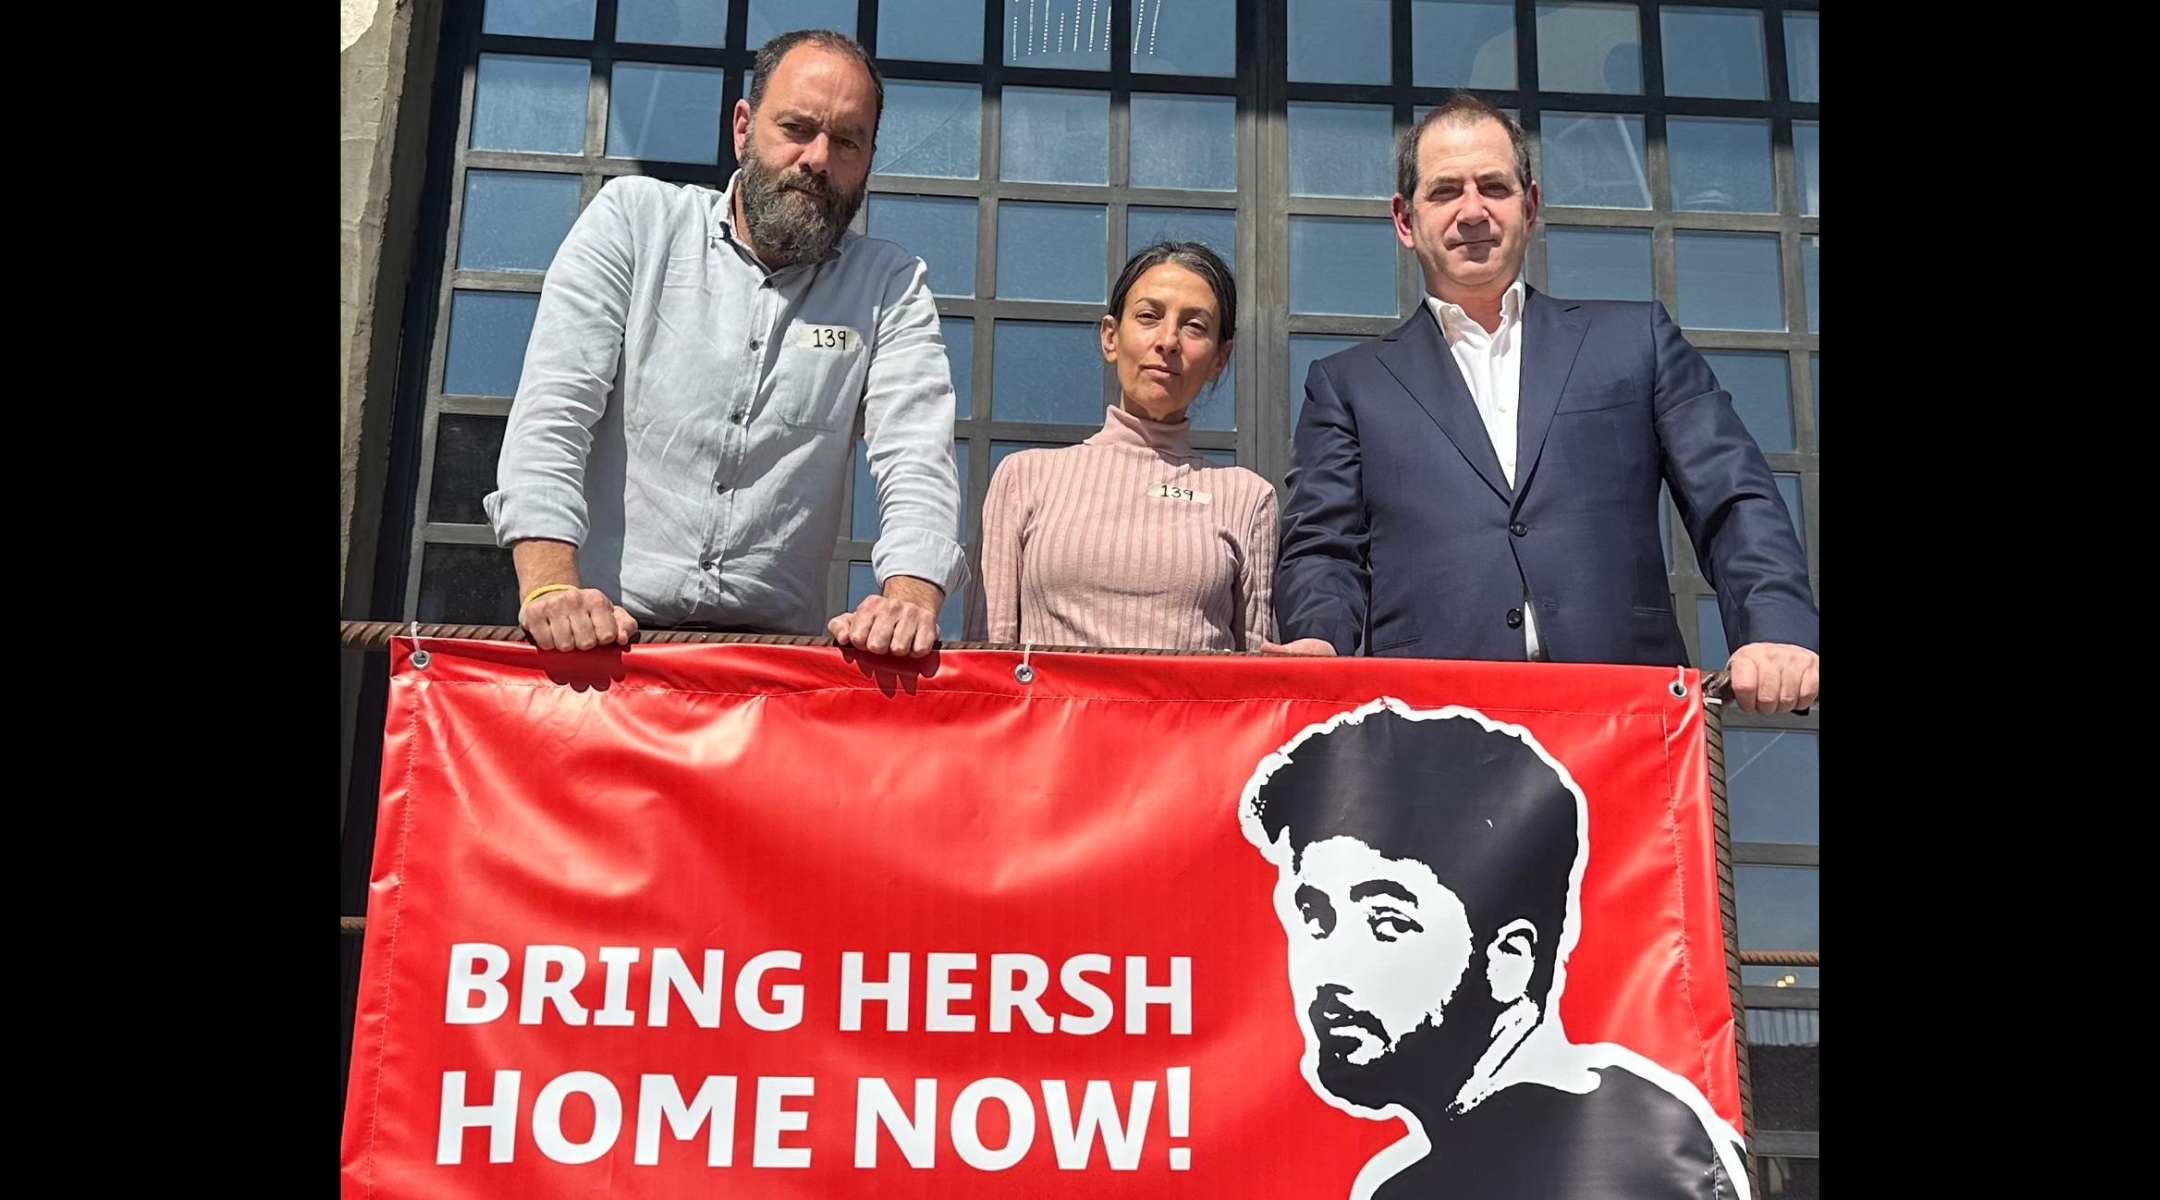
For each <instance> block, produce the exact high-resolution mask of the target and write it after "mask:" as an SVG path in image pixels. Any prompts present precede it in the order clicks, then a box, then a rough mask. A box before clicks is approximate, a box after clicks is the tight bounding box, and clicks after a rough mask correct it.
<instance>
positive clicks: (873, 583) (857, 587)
mask: <svg viewBox="0 0 2160 1200" xmlns="http://www.w3.org/2000/svg"><path fill="white" fill-rule="evenodd" d="M877 590H878V585H877V572H875V571H873V570H871V569H870V564H869V563H866V562H851V563H849V564H848V565H847V606H848V611H849V612H854V611H855V610H856V609H857V608H858V607H860V606H861V605H862V602H863V601H864V600H865V599H867V598H868V597H869V596H870V594H871V593H872V592H875V591H877Z"/></svg>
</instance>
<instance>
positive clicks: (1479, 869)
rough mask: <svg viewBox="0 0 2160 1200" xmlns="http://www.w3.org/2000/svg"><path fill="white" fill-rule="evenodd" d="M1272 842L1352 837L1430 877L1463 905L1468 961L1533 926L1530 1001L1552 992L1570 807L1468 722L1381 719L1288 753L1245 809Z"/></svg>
mask: <svg viewBox="0 0 2160 1200" xmlns="http://www.w3.org/2000/svg"><path fill="white" fill-rule="evenodd" d="M1253 805H1254V810H1255V811H1254V815H1255V816H1256V817H1257V818H1258V820H1259V824H1260V828H1261V831H1262V833H1263V835H1264V836H1265V837H1266V838H1267V840H1268V841H1269V842H1270V843H1272V842H1274V841H1276V840H1277V839H1278V838H1280V837H1281V836H1282V835H1283V833H1284V832H1285V831H1287V832H1288V834H1289V840H1290V850H1291V854H1292V858H1291V866H1292V868H1293V869H1295V867H1296V864H1297V862H1298V861H1299V859H1300V858H1302V856H1303V855H1304V852H1305V848H1306V847H1307V846H1310V845H1312V844H1314V843H1316V842H1323V841H1326V840H1327V839H1329V838H1334V837H1352V838H1356V839H1357V840H1358V841H1360V842H1363V843H1365V844H1366V845H1367V846H1370V847H1372V848H1373V850H1375V851H1377V852H1378V853H1380V854H1382V855H1384V856H1386V857H1388V858H1394V859H1413V860H1415V861H1417V862H1421V863H1424V864H1425V865H1426V866H1428V867H1430V868H1432V873H1433V875H1434V876H1435V877H1437V878H1438V879H1439V880H1440V882H1441V884H1442V885H1444V886H1445V887H1447V888H1448V890H1450V891H1452V892H1454V893H1455V895H1456V897H1457V899H1459V900H1461V901H1462V904H1463V907H1464V909H1465V910H1467V912H1468V914H1469V918H1470V931H1471V936H1472V937H1473V938H1474V939H1476V942H1477V945H1478V948H1479V949H1481V950H1482V949H1483V948H1484V947H1485V945H1486V944H1487V942H1488V940H1489V939H1490V938H1491V937H1492V936H1493V935H1494V934H1495V933H1497V932H1498V931H1499V928H1500V926H1501V925H1503V924H1504V923H1506V922H1508V921H1512V920H1515V919H1517V918H1525V919H1528V920H1529V921H1531V922H1533V923H1534V924H1536V926H1537V962H1538V966H1537V970H1536V971H1534V972H1533V973H1532V975H1531V981H1530V995H1531V996H1533V997H1535V998H1536V999H1537V1000H1538V1001H1539V1002H1540V1003H1541V1004H1542V1003H1543V1002H1544V1000H1545V995H1546V991H1547V989H1548V987H1549V986H1550V985H1551V982H1552V973H1553V967H1554V964H1555V960H1556V957H1557V954H1558V950H1559V946H1560V943H1561V936H1562V933H1563V932H1564V927H1565V924H1566V920H1567V911H1568V890H1569V885H1570V882H1571V878H1570V877H1571V876H1572V874H1573V872H1574V867H1575V858H1576V852H1577V849H1578V846H1577V843H1576V828H1577V820H1578V812H1577V801H1576V798H1575V794H1574V793H1573V792H1571V791H1570V790H1568V787H1567V784H1566V783H1565V782H1564V781H1563V780H1562V779H1561V778H1560V776H1559V774H1558V773H1557V772H1555V771H1554V770H1553V768H1552V767H1551V766H1550V765H1549V764H1548V763H1546V761H1545V760H1544V759H1543V758H1542V757H1540V756H1539V754H1538V752H1537V751H1536V750H1534V749H1532V748H1531V746H1530V745H1529V744H1528V743H1526V742H1525V741H1523V740H1522V739H1521V738H1519V737H1516V736H1514V735H1512V734H1510V733H1508V732H1506V731H1505V730H1489V729H1487V728H1485V726H1484V725H1483V724H1481V723H1479V721H1478V720H1477V719H1476V718H1475V717H1472V716H1469V715H1463V716H1448V717H1428V718H1425V719H1422V720H1412V719H1411V718H1409V717H1406V716H1403V715H1402V714H1400V713H1398V712H1395V711H1393V710H1392V709H1381V710H1378V711H1375V712H1370V713H1367V714H1365V716H1364V717H1363V719H1361V720H1352V721H1347V722H1345V723H1343V724H1341V725H1338V726H1336V727H1335V728H1334V729H1331V730H1328V731H1326V732H1324V733H1316V734H1314V735H1312V736H1311V737H1308V738H1306V739H1305V740H1304V741H1303V742H1301V743H1299V744H1298V746H1297V747H1296V748H1295V749H1294V750H1291V751H1290V752H1289V762H1288V763H1286V764H1285V765H1283V766H1281V767H1278V768H1276V770H1275V773H1274V774H1273V775H1271V776H1269V777H1268V780H1267V782H1266V783H1264V784H1262V785H1260V788H1259V791H1258V793H1257V794H1256V795H1255V797H1254V800H1253Z"/></svg>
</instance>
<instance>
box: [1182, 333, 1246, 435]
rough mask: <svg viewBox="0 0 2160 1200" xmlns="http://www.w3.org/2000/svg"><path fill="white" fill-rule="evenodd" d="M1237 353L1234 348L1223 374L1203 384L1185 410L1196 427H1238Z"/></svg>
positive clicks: (1223, 428)
mask: <svg viewBox="0 0 2160 1200" xmlns="http://www.w3.org/2000/svg"><path fill="white" fill-rule="evenodd" d="M1239 336H1240V337H1243V336H1244V335H1243V334H1239ZM1237 355H1238V352H1237V351H1236V350H1234V349H1233V350H1232V351H1231V353H1230V361H1229V362H1227V363H1224V364H1223V370H1222V374H1221V375H1219V376H1217V377H1216V379H1215V382H1213V383H1210V384H1205V385H1203V386H1202V387H1201V388H1200V394H1199V395H1197V396H1195V397H1193V402H1192V407H1191V408H1188V409H1186V410H1185V419H1186V420H1188V421H1191V422H1192V427H1193V428H1194V429H1221V430H1232V429H1236V428H1237Z"/></svg>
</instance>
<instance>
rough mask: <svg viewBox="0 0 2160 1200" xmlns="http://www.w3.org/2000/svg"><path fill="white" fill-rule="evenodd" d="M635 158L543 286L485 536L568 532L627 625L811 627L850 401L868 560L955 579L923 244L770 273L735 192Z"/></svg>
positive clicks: (941, 358) (886, 568) (949, 485)
mask: <svg viewBox="0 0 2160 1200" xmlns="http://www.w3.org/2000/svg"><path fill="white" fill-rule="evenodd" d="M734 186H735V183H734V181H730V182H729V185H728V189H727V190H726V191H719V192H715V191H713V190H712V189H710V188H702V187H693V186H683V185H678V184H671V183H664V182H661V181H660V180H656V179H646V178H642V177H636V176H630V177H624V178H618V179H613V180H610V181H609V182H608V183H607V185H606V186H605V187H602V188H601V189H600V193H599V195H597V196H595V197H594V198H593V202H592V203H591V204H590V205H588V206H587V207H586V209H585V211H584V212H583V213H581V214H579V216H578V219H577V223H576V224H575V225H573V226H572V227H571V230H570V234H569V236H568V237H567V238H565V239H564V241H563V244H562V248H561V249H560V250H559V251H557V252H556V255H555V261H554V263H553V265H551V266H550V267H549V268H548V273H547V279H546V282H545V283H544V284H543V285H542V287H541V292H540V310H539V313H538V315H537V316H536V317H535V318H534V320H533V331H532V339H531V341H530V342H528V343H527V345H526V349H525V369H524V374H523V375H522V376H521V377H520V378H519V380H518V390H517V398H516V399H515V400H514V401H513V402H512V404H511V406H510V421H509V427H508V430H507V432H506V433H505V435H504V437H503V448H502V457H501V459H500V460H499V461H498V463H497V466H496V485H497V488H498V490H497V491H495V492H493V493H490V494H489V495H488V497H487V500H486V506H487V514H488V519H489V520H490V521H491V522H493V524H494V527H495V536H496V538H497V540H498V541H499V542H500V543H501V544H503V545H505V546H508V545H510V544H512V543H514V542H517V541H520V540H523V539H526V538H550V539H554V540H557V541H564V542H570V543H573V544H575V545H577V546H578V572H579V577H580V579H581V581H582V582H583V583H584V584H585V586H587V587H592V588H598V589H600V590H601V591H603V592H605V593H607V594H608V595H610V596H613V597H615V599H616V601H617V603H619V604H621V605H622V606H623V607H624V608H626V609H628V610H629V611H630V613H631V614H632V615H633V616H635V617H637V619H638V620H639V622H640V623H643V624H649V625H661V626H665V625H679V624H712V625H725V626H731V627H745V628H755V629H764V630H771V631H774V632H785V633H822V632H824V627H825V621H826V619H827V618H828V617H830V616H831V615H832V614H831V613H830V612H828V611H827V607H826V588H825V582H826V574H827V569H828V567H829V565H830V563H831V561H832V547H833V540H834V537H835V535H836V534H837V533H838V532H839V524H840V514H841V503H840V500H841V486H842V482H843V480H844V478H845V476H846V474H847V472H848V470H849V468H850V467H851V466H852V448H853V433H854V427H855V419H856V415H857V413H858V412H860V413H861V415H862V419H863V436H864V440H865V442H866V443H867V445H868V448H869V458H870V474H871V478H872V479H873V480H874V481H875V483H876V487H877V493H878V513H879V520H880V526H881V529H882V533H881V534H880V536H879V538H878V541H877V546H876V548H875V549H874V551H873V552H872V566H873V568H874V569H875V571H876V573H877V577H878V580H879V581H880V582H881V583H882V582H883V581H884V580H885V579H886V578H887V577H889V576H892V575H912V576H915V577H917V578H921V579H926V580H929V581H930V582H931V583H935V584H937V585H938V586H940V587H942V588H944V589H945V591H946V593H947V594H948V595H949V594H951V593H953V592H955V591H957V590H958V589H959V588H960V586H961V585H962V584H964V583H965V582H966V580H967V555H966V552H965V551H964V550H963V549H962V548H961V545H960V542H959V539H958V530H959V524H960V486H959V477H958V474H957V472H956V471H955V470H954V468H953V457H952V422H953V390H952V376H951V370H950V368H949V367H948V365H947V363H946V359H945V345H944V339H943V338H942V336H941V335H940V333H939V328H938V315H937V305H936V302H935V301H934V300H932V298H931V295H930V284H929V278H928V274H927V272H926V271H925V269H924V267H923V263H922V260H921V259H919V258H917V257H915V256H914V255H911V254H909V253H908V252H907V251H905V250H903V249H901V248H900V247H898V246H896V245H894V244H892V243H891V242H886V241H880V240H877V239H874V238H865V237H860V236H858V235H856V234H854V233H848V234H846V235H844V236H843V237H842V240H841V243H840V246H839V248H838V249H837V250H836V251H835V252H834V253H832V254H830V255H827V256H826V258H825V259H824V260H823V261H821V262H816V263H800V264H797V265H795V266H791V267H788V268H786V269H784V270H779V271H767V270H766V269H765V267H764V265H763V264H762V263H760V262H759V261H758V259H757V256H756V255H754V254H752V253H751V252H750V250H749V248H748V247H746V246H744V245H743V244H742V243H741V242H739V241H737V240H736V238H735V233H734V220H733V217H734V207H733V203H734V201H733V190H734Z"/></svg>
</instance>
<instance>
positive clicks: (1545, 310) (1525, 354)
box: [1515, 288, 1590, 496]
mask: <svg viewBox="0 0 2160 1200" xmlns="http://www.w3.org/2000/svg"><path fill="white" fill-rule="evenodd" d="M1523 301H1524V303H1523V325H1522V385H1521V405H1520V408H1521V412H1520V423H1519V424H1517V425H1516V427H1515V440H1516V446H1515V464H1516V469H1515V478H1516V480H1517V481H1518V482H1519V483H1520V484H1521V486H1520V487H1518V488H1517V489H1516V493H1517V495H1518V496H1519V495H1520V494H1521V493H1523V492H1526V491H1528V490H1529V488H1530V480H1531V479H1532V478H1533V477H1534V476H1535V475H1536V474H1537V465H1538V456H1539V455H1541V454H1543V453H1544V451H1545V435H1546V433H1547V432H1549V431H1550V430H1551V429H1552V420H1553V413H1554V411H1555V410H1557V409H1558V408H1559V407H1560V393H1561V391H1562V390H1563V389H1565V388H1566V387H1567V381H1568V376H1569V375H1570V374H1572V373H1573V372H1574V370H1575V355H1576V353H1577V352H1578V351H1580V350H1581V349H1582V341H1583V334H1584V332H1585V331H1587V330H1588V329H1589V327H1590V323H1589V322H1588V321H1586V320H1584V319H1583V317H1582V315H1581V314H1580V313H1579V312H1578V311H1576V307H1575V305H1573V304H1571V303H1569V302H1567V301H1564V300H1554V299H1553V298H1552V297H1550V296H1547V295H1545V294H1543V293H1541V292H1537V291H1533V290H1530V289H1528V288H1525V289H1524V296H1523Z"/></svg>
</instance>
